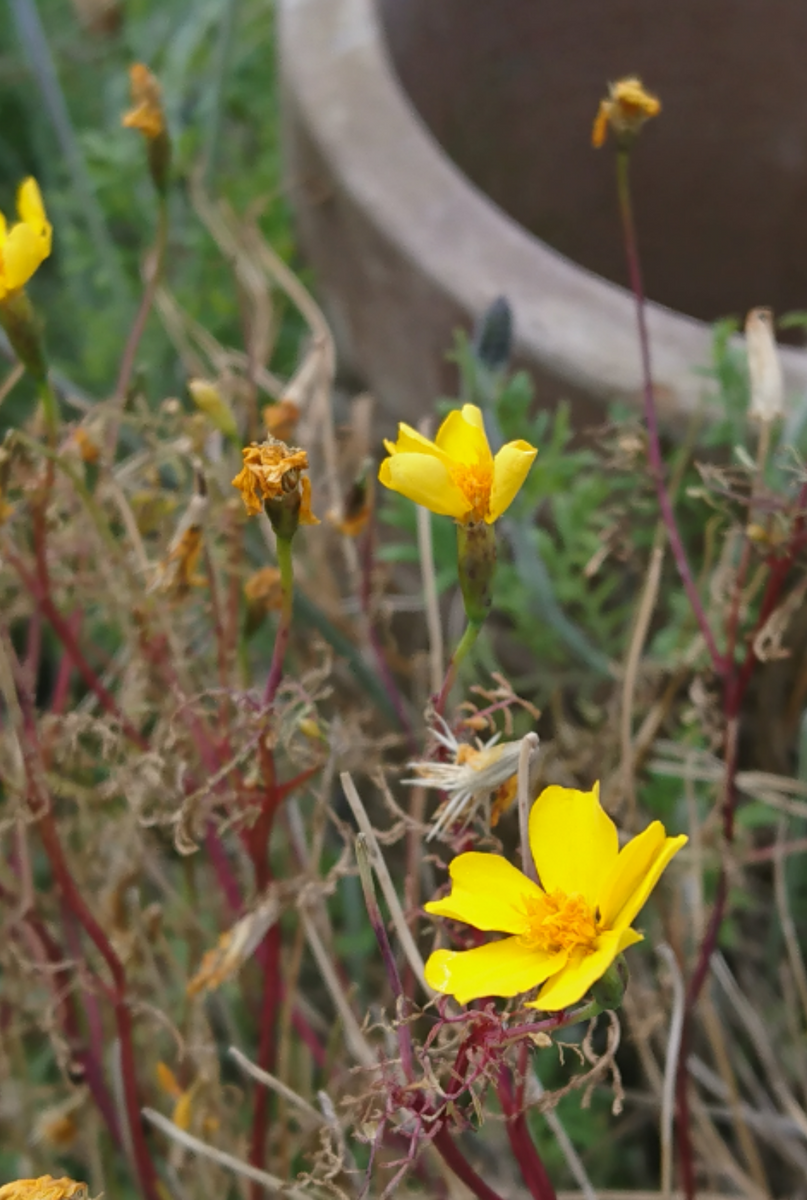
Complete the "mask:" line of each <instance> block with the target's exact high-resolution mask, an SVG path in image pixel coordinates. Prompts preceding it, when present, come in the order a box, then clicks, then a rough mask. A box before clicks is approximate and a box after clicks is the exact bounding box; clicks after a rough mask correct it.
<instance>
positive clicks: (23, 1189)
mask: <svg viewBox="0 0 807 1200" xmlns="http://www.w3.org/2000/svg"><path fill="white" fill-rule="evenodd" d="M0 1200H87V1185H86V1183H75V1182H74V1181H73V1180H72V1179H65V1178H64V1177H63V1178H62V1179H54V1178H53V1176H52V1175H40V1177H39V1178H38V1179H17V1180H15V1181H14V1182H13V1183H5V1184H3V1186H2V1187H0Z"/></svg>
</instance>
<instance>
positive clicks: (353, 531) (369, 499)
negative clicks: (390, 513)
mask: <svg viewBox="0 0 807 1200" xmlns="http://www.w3.org/2000/svg"><path fill="white" fill-rule="evenodd" d="M371 469H372V459H367V460H366V461H365V463H364V464H363V465H362V468H361V470H360V471H359V473H358V474H357V476H356V478H355V479H354V480H353V483H352V484H351V486H350V490H349V491H348V493H347V495H346V496H345V498H344V501H343V503H342V510H341V512H339V511H338V510H336V509H332V510H331V511H330V512H329V513H328V520H329V521H330V523H331V524H332V525H334V526H335V527H336V528H337V529H338V530H339V532H340V533H343V534H344V535H345V537H353V538H355V537H358V536H359V535H360V534H361V533H363V532H364V530H365V529H366V528H367V526H368V524H369V522H370V517H371V515H372V512H373V499H374V490H375V489H374V487H373V476H372V474H371Z"/></svg>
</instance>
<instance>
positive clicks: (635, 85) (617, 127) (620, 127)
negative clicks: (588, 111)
mask: <svg viewBox="0 0 807 1200" xmlns="http://www.w3.org/2000/svg"><path fill="white" fill-rule="evenodd" d="M660 112H661V101H660V100H659V99H658V97H657V96H653V95H652V94H651V93H650V92H647V91H645V89H644V87H643V86H642V81H641V79H638V78H637V77H636V76H635V75H630V76H628V78H626V79H619V80H617V82H616V83H610V84H609V85H608V98H607V99H605V100H601V101H600V107H599V109H598V111H597V116H596V117H595V119H594V128H593V129H592V131H591V144H592V145H593V146H595V147H597V148H598V149H599V147H600V146H602V145H603V144H604V143H605V139H606V137H607V136H608V129H609V127H610V128H611V129H612V130H613V132H614V133H615V134H616V136H617V138H619V137H624V136H625V135H626V134H627V135H634V134H637V133H638V132H639V130H640V129H641V128H642V126H643V125H644V123H645V121H648V120H649V119H650V118H651V117H657V116H658V114H659V113H660Z"/></svg>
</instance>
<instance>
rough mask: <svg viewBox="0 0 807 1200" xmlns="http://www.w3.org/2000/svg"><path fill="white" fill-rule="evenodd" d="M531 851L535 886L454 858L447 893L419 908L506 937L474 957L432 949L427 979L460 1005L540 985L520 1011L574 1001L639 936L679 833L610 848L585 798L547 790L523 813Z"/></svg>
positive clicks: (595, 804)
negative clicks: (641, 918)
mask: <svg viewBox="0 0 807 1200" xmlns="http://www.w3.org/2000/svg"><path fill="white" fill-rule="evenodd" d="M529 839H530V849H531V851H532V856H533V859H534V860H535V866H536V869H537V872H538V878H539V880H540V883H535V882H534V881H533V880H532V879H528V878H527V876H526V875H523V874H522V873H521V871H519V870H518V868H517V867H514V866H512V865H511V864H510V863H509V862H508V861H507V859H505V858H502V857H500V856H499V855H497V854H481V853H477V852H475V851H472V852H470V853H468V854H460V855H459V856H458V857H457V858H455V859H454V860H453V862H452V863H451V866H450V868H449V870H450V874H451V880H452V885H453V886H452V890H451V893H450V895H448V896H446V897H445V898H444V899H442V900H435V901H432V902H431V903H429V904H426V905H425V909H426V911H427V912H429V913H433V914H434V915H435V916H440V917H449V918H451V919H452V920H454V921H463V922H465V923H466V924H467V925H472V926H473V927H474V928H475V929H481V930H483V931H484V932H491V931H498V932H501V933H505V934H508V935H509V936H507V937H504V938H502V939H501V940H500V941H497V942H488V943H487V944H486V945H484V946H477V947H476V948H475V949H473V950H459V951H453V950H435V952H434V953H433V954H432V955H431V957H430V958H429V960H428V962H427V963H426V981H427V983H428V984H429V985H430V986H431V987H433V988H434V989H435V991H438V992H443V993H446V994H448V995H450V996H454V997H455V998H456V999H457V1000H458V1001H459V1002H460V1004H468V1003H469V1001H471V1000H478V999H481V998H482V997H484V996H504V997H509V996H518V995H521V994H522V993H524V992H529V991H532V989H533V988H536V987H538V986H539V985H540V984H543V987H542V988H541V991H540V992H539V993H538V996H537V997H536V999H535V1000H532V1001H530V1002H529V1003H528V1004H527V1007H528V1008H538V1009H542V1010H543V1011H545V1012H557V1011H559V1010H560V1009H563V1008H568V1007H569V1006H570V1005H572V1004H576V1003H577V1001H578V1000H582V998H583V997H584V996H585V995H586V993H587V992H588V991H589V990H590V989H591V987H592V986H593V985H594V984H596V983H597V981H598V980H600V979H602V977H603V976H604V975H605V974H606V972H607V971H608V969H609V967H610V966H611V964H612V963H613V961H614V959H615V958H616V957H617V956H618V955H619V954H620V953H621V952H622V951H623V950H625V949H626V948H627V947H628V946H631V945H633V944H634V942H640V941H641V940H642V935H641V934H640V933H637V932H636V930H634V929H631V924H632V922H633V920H634V918H635V917H636V916H637V914H638V913H639V911H640V909H642V908H643V907H644V904H645V901H646V900H647V898H648V896H649V895H650V893H651V891H652V890H653V888H654V887H655V885H656V883H657V882H658V880H659V877H660V875H661V873H662V871H663V870H664V868H665V867H666V866H667V864H668V863H669V861H670V859H671V858H672V857H673V855H675V854H677V853H678V851H679V850H680V849H681V847H682V846H683V845H684V844H685V843H686V841H687V838H686V835H684V834H680V835H679V836H678V837H667V835H666V833H665V830H664V826H663V825H662V824H661V822H660V821H653V823H652V824H651V825H648V827H647V829H645V830H644V832H643V833H640V834H639V835H638V836H637V837H635V838H633V839H632V840H631V841H629V842H628V843H627V844H626V845H625V846H623V847H622V849H621V850H620V849H619V841H618V838H617V831H616V826H615V825H614V823H613V821H612V820H611V818H610V817H609V816H608V814H607V813H606V812H605V811H604V810H603V808H602V807H601V805H600V799H599V787H598V785H596V784H595V786H594V788H593V789H592V791H590V792H579V791H576V790H574V789H573V788H564V787H548V788H545V789H544V791H543V792H541V794H540V796H539V797H538V799H537V800H536V801H535V803H534V804H533V806H532V811H531V813H530V822H529Z"/></svg>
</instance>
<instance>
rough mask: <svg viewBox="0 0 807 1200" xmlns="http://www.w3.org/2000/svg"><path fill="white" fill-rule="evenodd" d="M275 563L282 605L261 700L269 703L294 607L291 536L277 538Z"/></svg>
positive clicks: (277, 681) (278, 676) (279, 676)
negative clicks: (280, 588)
mask: <svg viewBox="0 0 807 1200" xmlns="http://www.w3.org/2000/svg"><path fill="white" fill-rule="evenodd" d="M277 565H278V566H279V567H280V585H281V587H282V589H283V607H282V609H281V610H280V623H279V625H278V627H277V633H276V635H275V648H274V650H273V651H272V663H271V666H270V667H269V678H268V679H267V680H266V691H265V692H264V696H263V702H264V704H265V705H269V704H271V703H272V701H273V700H274V698H275V694H276V693H277V689H278V687H279V686H280V680H281V679H282V677H283V660H284V659H285V657H286V647H287V646H288V644H289V637H290V635H291V617H292V611H293V608H294V567H293V564H292V558H291V538H281V537H279V538H278V539H277Z"/></svg>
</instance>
